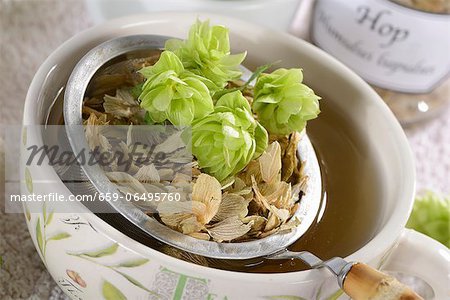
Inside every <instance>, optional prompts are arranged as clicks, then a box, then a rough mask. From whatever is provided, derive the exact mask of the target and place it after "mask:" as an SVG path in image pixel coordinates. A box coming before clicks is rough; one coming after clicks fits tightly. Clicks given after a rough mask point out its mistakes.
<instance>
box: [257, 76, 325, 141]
mask: <svg viewBox="0 0 450 300" xmlns="http://www.w3.org/2000/svg"><path fill="white" fill-rule="evenodd" d="M302 80H303V74H302V70H301V69H289V70H287V69H278V70H276V71H274V72H272V73H271V74H261V75H260V76H259V77H258V79H257V81H256V85H255V99H254V101H253V111H254V112H255V113H256V114H257V116H258V120H259V121H260V122H261V124H263V125H264V127H265V128H266V129H267V130H268V131H269V132H270V133H273V134H280V135H285V134H290V133H292V132H294V131H302V130H303V128H305V126H306V122H307V121H308V120H311V119H314V118H316V117H317V116H318V114H319V113H320V109H319V99H320V97H319V96H317V95H315V94H314V91H313V90H312V89H310V88H309V87H308V86H306V85H305V84H303V83H302Z"/></svg>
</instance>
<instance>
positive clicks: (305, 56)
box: [21, 13, 450, 299]
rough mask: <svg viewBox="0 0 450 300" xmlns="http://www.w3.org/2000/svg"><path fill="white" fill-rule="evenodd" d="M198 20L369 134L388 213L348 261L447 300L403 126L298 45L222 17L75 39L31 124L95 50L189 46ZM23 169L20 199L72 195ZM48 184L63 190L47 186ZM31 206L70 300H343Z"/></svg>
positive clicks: (37, 140)
mask: <svg viewBox="0 0 450 300" xmlns="http://www.w3.org/2000/svg"><path fill="white" fill-rule="evenodd" d="M197 17H201V18H202V19H206V18H210V19H211V21H212V23H218V24H223V25H226V26H227V27H229V28H230V34H231V40H232V45H233V46H234V49H233V50H234V51H236V52H239V51H244V50H246V51H248V53H249V56H248V58H247V60H246V66H247V67H249V68H254V67H255V66H258V65H262V64H265V63H267V62H270V61H277V60H279V59H280V58H282V60H283V62H282V65H283V66H287V67H292V66H298V65H301V66H302V68H303V69H304V70H305V73H306V74H307V77H308V83H309V84H310V85H311V86H312V87H313V88H318V89H320V91H324V93H325V94H326V95H328V99H327V101H333V102H335V103H334V104H335V106H336V107H338V108H339V109H340V110H342V112H344V113H345V114H346V118H348V119H349V120H350V121H351V122H352V124H354V126H357V127H358V129H359V130H360V131H361V132H364V133H365V134H364V137H363V138H364V139H365V142H366V143H367V145H368V147H370V148H371V150H372V151H371V156H370V157H367V159H371V160H375V161H376V163H377V164H376V165H377V166H378V169H377V170H376V172H378V173H379V175H380V182H379V183H378V184H379V186H377V188H378V189H380V191H381V193H382V195H383V196H382V197H380V201H381V204H380V205H381V207H382V212H381V216H380V221H379V224H380V225H379V227H378V229H377V233H376V234H375V236H374V237H373V238H372V240H370V241H369V242H368V243H367V244H366V245H364V246H362V247H361V248H360V249H359V250H357V251H356V252H354V253H353V254H351V255H350V256H349V257H347V259H348V260H349V261H361V262H365V263H368V264H370V265H372V266H375V267H377V268H382V269H384V270H389V271H397V272H403V273H406V274H412V275H415V276H418V277H420V278H422V279H423V280H424V281H426V282H427V283H428V284H429V285H430V286H431V287H432V289H433V292H434V295H435V299H446V298H448V296H449V295H450V294H449V287H448V278H449V270H448V265H449V262H450V255H449V251H448V249H447V248H446V247H444V246H443V245H441V244H439V243H438V242H435V241H434V240H432V239H430V238H427V237H425V236H423V235H421V234H418V233H416V232H414V231H411V230H406V229H405V227H404V226H405V224H406V221H407V219H408V216H409V214H410V210H411V206H412V202H413V196H414V167H413V159H412V155H411V151H410V149H409V146H408V143H407V140H406V137H405V135H404V133H403V131H402V129H401V127H400V125H399V124H398V122H397V121H396V120H395V118H394V116H393V115H392V113H391V112H390V111H389V109H388V108H387V107H386V105H385V104H384V103H383V102H382V100H381V99H380V98H379V97H378V96H377V94H376V93H375V92H374V91H373V90H372V89H371V88H370V87H369V86H368V85H367V84H366V83H365V82H364V81H363V80H362V79H361V78H359V77H358V76H357V75H355V74H354V73H353V72H352V71H350V70H349V69H348V68H346V67H345V66H344V65H342V64H341V63H339V62H338V61H337V60H335V59H333V58H332V57H331V56H329V55H328V54H326V53H325V52H323V51H321V50H319V49H317V48H316V47H314V46H312V45H310V44H308V43H306V42H304V41H301V40H298V39H296V38H294V37H292V36H289V35H287V34H283V33H279V32H275V31H271V30H268V29H264V28H262V27H258V26H256V25H251V24H248V23H245V22H242V21H239V20H234V19H229V18H225V17H222V16H218V15H200V16H199V15H198V14H189V13H162V14H145V15H137V16H130V17H126V18H122V19H117V20H112V21H109V22H107V23H105V24H103V25H100V26H96V27H94V28H92V29H89V30H87V31H85V32H82V33H80V34H78V35H77V36H75V37H74V38H72V39H70V40H69V41H67V42H66V43H64V44H63V45H62V46H61V47H59V48H58V49H57V50H56V51H55V52H54V53H53V54H52V55H50V57H49V58H48V59H47V60H46V61H45V63H44V64H43V65H42V66H41V68H40V69H39V71H38V72H37V74H36V76H35V78H34V80H33V82H32V84H31V87H30V89H29V92H28V95H27V99H26V105H25V112H24V124H25V125H39V124H43V123H44V120H45V117H46V112H47V110H48V108H49V106H50V105H51V102H52V100H53V97H54V96H55V95H56V93H57V89H58V88H59V87H61V86H62V85H64V82H65V80H67V78H68V76H69V75H70V72H71V70H72V68H73V67H74V65H75V64H76V63H77V62H78V60H79V59H80V58H81V57H82V56H83V55H84V54H85V53H86V52H87V51H88V50H90V49H91V48H93V47H94V46H96V45H98V44H99V43H101V42H104V41H106V40H109V39H111V38H114V37H118V36H124V35H132V34H160V35H167V36H176V37H184V36H186V33H187V31H188V28H189V27H190V25H191V24H192V23H193V22H194V21H195V20H196V19H197ZM349 108H351V110H350V109H349ZM25 128H26V130H27V133H26V134H25V135H24V137H26V138H24V140H23V142H24V144H25V145H31V144H37V145H40V144H42V135H41V133H40V132H39V130H37V128H36V127H34V126H28V127H25ZM22 168H23V170H22V176H23V177H22V178H23V184H22V186H21V188H22V193H24V194H28V193H35V194H49V193H50V192H58V193H60V194H63V195H69V194H70V192H69V190H68V189H67V188H66V187H65V186H64V184H63V183H62V182H61V181H60V180H59V178H58V176H57V174H56V173H55V171H54V170H53V169H52V168H51V167H49V166H45V165H41V166H39V167H33V166H29V167H27V168H26V167H25V166H23V167H22ZM48 180H52V181H53V182H56V184H48V183H46V182H48ZM44 181H46V182H44ZM33 205H34V207H33V208H30V207H28V204H27V205H25V211H26V212H27V214H26V215H27V223H28V227H29V230H30V233H31V236H32V238H33V240H34V243H35V245H36V248H37V250H38V252H39V254H40V255H41V258H42V259H43V261H44V263H45V265H46V267H47V269H48V270H49V272H50V273H51V274H52V276H53V278H54V279H55V281H56V282H57V283H58V284H59V286H60V287H61V288H62V289H63V290H64V292H65V293H67V294H68V295H69V296H70V297H72V298H73V299H102V298H106V299H125V298H127V299H338V298H339V299H344V298H345V297H346V296H345V295H342V292H341V291H340V290H339V288H338V286H337V283H336V279H335V278H333V277H332V276H331V275H330V274H329V273H328V272H327V271H326V270H310V271H301V272H293V273H283V274H250V273H238V272H230V271H222V270H217V269H212V268H206V267H202V266H198V265H194V264H191V263H188V262H185V261H182V260H179V259H176V258H173V257H170V256H167V255H165V254H162V253H160V252H158V251H155V250H153V249H151V248H149V247H146V246H144V245H142V244H140V243H138V242H136V241H135V240H133V239H131V238H130V237H128V236H125V235H124V234H122V233H121V232H119V231H118V230H116V229H115V228H113V227H111V226H110V225H108V224H107V223H105V222H104V221H102V220H101V219H100V218H98V217H97V216H95V215H94V214H92V213H91V212H89V211H88V210H87V209H85V208H84V207H83V206H82V205H81V204H79V203H77V202H73V203H70V204H67V205H68V206H69V208H70V206H72V208H73V210H72V212H70V213H54V214H52V213H51V211H52V207H51V204H47V205H45V206H44V205H42V203H34V204H33ZM68 211H70V209H69V210H68ZM28 212H30V213H28ZM74 212H76V213H74ZM121 297H122V298H121ZM158 297H159V298H158ZM340 297H341V298H340Z"/></svg>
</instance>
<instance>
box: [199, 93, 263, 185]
mask: <svg viewBox="0 0 450 300" xmlns="http://www.w3.org/2000/svg"><path fill="white" fill-rule="evenodd" d="M267 141H268V136H267V131H266V130H265V129H264V127H262V126H261V124H259V123H258V122H257V121H256V120H255V119H254V118H253V116H252V113H251V109H250V105H249V103H248V101H247V99H245V97H244V96H243V95H242V93H241V92H240V91H234V92H231V93H228V94H225V95H223V96H222V97H221V98H220V99H219V100H218V101H217V103H216V107H215V109H214V112H213V113H212V114H210V115H207V116H205V117H204V118H202V119H199V120H196V121H194V123H193V126H192V154H193V155H194V156H195V157H196V158H197V160H198V163H199V166H200V167H201V168H202V169H203V170H204V171H205V172H207V173H209V174H211V175H213V176H215V177H216V178H217V179H218V180H219V181H222V180H224V179H225V178H227V177H228V176H230V175H234V174H236V173H237V172H239V171H241V170H242V169H244V168H245V166H246V165H247V164H248V163H249V162H250V160H252V159H253V158H256V157H258V156H259V155H261V153H263V152H264V150H265V149H266V147H267Z"/></svg>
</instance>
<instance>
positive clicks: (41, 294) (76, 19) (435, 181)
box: [0, 0, 450, 299]
mask: <svg viewBox="0 0 450 300" xmlns="http://www.w3.org/2000/svg"><path fill="white" fill-rule="evenodd" d="M327 1H328V2H327ZM364 1H365V0H357V1H355V3H356V2H358V3H363V2H364ZM367 1H368V2H373V1H370V0H367ZM314 2H316V1H311V0H86V1H84V0H0V78H1V83H2V84H1V85H0V124H20V123H21V119H22V109H23V103H24V99H25V96H26V92H27V89H28V86H29V84H30V82H31V80H32V78H33V76H34V74H35V72H36V71H37V69H38V67H39V66H40V64H41V63H42V62H43V61H44V60H45V59H46V57H47V56H48V55H49V54H50V53H51V52H52V51H54V50H55V49H56V48H57V47H58V46H59V45H60V44H61V43H63V42H64V41H66V40H67V39H69V38H70V37H72V36H73V35H75V34H76V33H78V32H80V31H82V30H85V29H87V28H89V27H91V26H94V25H95V24H98V23H101V22H104V21H106V20H108V19H111V18H115V17H120V16H124V15H129V14H135V13H144V12H149V11H153V12H156V11H175V10H177V11H194V12H196V11H198V12H200V11H202V12H212V13H220V14H227V15H230V16H233V17H235V18H239V19H245V20H247V21H250V22H254V23H257V24H259V25H261V26H266V27H271V28H273V29H276V30H279V31H284V32H289V33H290V34H293V35H296V36H297V37H299V38H303V39H306V40H314V39H312V38H311V35H310V33H311V25H312V24H314V22H315V11H314V9H315V5H317V3H314ZM317 2H322V3H321V4H322V9H324V10H326V9H327V5H328V4H330V3H334V4H339V2H342V3H344V2H346V3H347V4H348V3H353V2H352V1H338V0H323V1H319V0H317ZM377 2H386V5H389V6H392V5H397V4H394V3H393V1H389V0H380V1H377ZM397 2H398V1H397ZM400 2H402V3H401V4H402V5H409V4H411V3H410V2H411V1H400ZM412 2H416V3H420V2H421V1H412ZM425 2H428V4H430V3H435V4H436V5H439V4H441V6H433V7H431V6H423V7H413V8H407V7H403V6H402V7H401V9H405V11H406V13H409V12H413V13H415V12H417V11H421V12H424V11H427V14H428V12H429V11H432V13H429V14H430V15H433V16H434V15H436V16H437V18H438V19H439V18H442V16H445V17H446V18H447V20H448V16H449V15H448V11H447V9H448V5H449V4H448V3H449V1H445V0H444V1H439V0H426V1H425ZM445 3H446V4H445ZM350 6H351V5H350ZM330 8H332V7H330ZM350 8H351V7H350ZM393 9H400V8H399V7H396V8H394V7H393ZM439 9H441V10H442V11H438V10H439ZM344 13H345V11H343V12H342V14H344ZM340 17H342V15H341V16H340ZM439 20H440V19H439ZM336 29H339V28H336ZM355 34H357V33H355ZM316 38H317V37H316ZM442 40H443V42H444V44H442V45H437V46H439V47H448V48H444V49H448V50H449V51H450V47H449V45H450V41H449V36H446V37H445V36H444V37H443V39H442ZM437 46H436V47H437ZM428 47H429V49H433V47H434V45H428ZM326 50H328V51H329V52H330V53H331V54H332V55H335V56H337V57H338V58H340V57H339V55H338V53H333V49H326ZM330 50H331V51H330ZM430 51H432V50H430ZM430 53H431V52H430ZM447 53H448V52H447ZM343 58H344V57H342V59H341V60H343V61H344V62H346V61H345V59H343ZM349 66H350V67H352V66H351V65H349ZM448 82H449V80H448V74H447V75H446V77H444V78H442V80H441V81H440V82H439V84H438V85H437V86H435V87H433V88H432V89H430V90H429V91H427V92H421V93H420V94H410V93H405V92H403V91H402V92H399V91H395V90H392V91H391V90H387V89H385V88H381V87H377V91H378V92H379V93H380V94H381V95H382V96H383V97H384V98H385V100H386V102H387V103H388V104H389V105H390V106H391V107H392V108H393V109H394V110H396V111H395V113H396V115H397V116H398V117H399V118H400V120H401V121H402V123H403V124H404V125H405V131H406V134H407V136H408V139H409V141H410V144H411V147H412V150H413V152H414V155H415V158H416V170H417V191H418V192H419V193H423V192H424V191H426V190H430V191H432V192H434V193H436V195H449V194H450V180H449V178H450V110H449V109H448V105H447V104H448V102H449V98H450V95H449V89H448V86H449V84H448ZM405 103H406V104H405ZM411 111H412V114H413V115H414V117H411V118H409V116H410V115H411ZM429 111H433V113H431V114H429V113H428V112H429ZM403 112H405V114H406V115H405V114H403ZM417 114H419V117H418V118H417V117H416V116H417ZM422 114H424V117H422ZM2 145H3V142H2V141H1V140H0V149H2V148H3V146H2ZM1 151H2V152H1V153H0V154H1V155H0V164H1V166H2V168H3V166H4V161H3V160H4V155H3V150H1ZM1 173H2V174H1V175H0V176H4V174H3V172H1ZM2 181H3V180H2ZM1 186H2V188H3V184H1ZM3 195H4V192H3V191H1V196H0V197H1V202H2V203H1V204H2V206H3V201H4V199H3ZM0 256H2V257H3V258H4V259H8V262H9V263H8V266H9V268H8V269H2V268H0V299H66V298H65V296H64V295H63V294H62V292H61V290H59V288H58V287H57V286H56V284H55V283H54V281H53V280H52V279H51V278H50V276H49V275H48V273H47V272H46V271H45V268H44V266H43V264H42V263H41V261H40V259H39V257H38V255H37V253H36V251H35V249H34V246H33V244H32V242H31V239H30V238H29V234H28V231H27V229H26V225H25V222H24V220H23V216H22V215H14V214H4V213H3V209H2V211H1V212H0ZM0 266H1V264H0Z"/></svg>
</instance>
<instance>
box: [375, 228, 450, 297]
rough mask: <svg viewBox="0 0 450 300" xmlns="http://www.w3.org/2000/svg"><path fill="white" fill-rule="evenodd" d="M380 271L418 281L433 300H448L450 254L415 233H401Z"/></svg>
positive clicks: (448, 251) (436, 243)
mask: <svg viewBox="0 0 450 300" xmlns="http://www.w3.org/2000/svg"><path fill="white" fill-rule="evenodd" d="M382 269H383V272H388V273H391V274H392V272H395V273H404V274H406V275H412V276H416V277H418V278H420V279H422V280H423V281H425V282H426V283H427V284H428V285H429V286H430V287H431V288H432V289H433V292H434V298H433V299H436V300H439V299H449V298H450V285H449V284H448V283H449V281H450V250H449V249H448V248H447V247H446V246H444V245H442V244H441V243H439V242H437V241H436V240H434V239H432V238H430V237H428V236H426V235H424V234H421V233H419V232H417V231H414V230H411V229H405V230H404V231H403V233H402V235H401V236H400V238H399V240H398V243H397V245H396V246H395V248H394V249H393V251H392V252H391V254H390V255H389V256H388V258H387V260H386V261H385V262H384V264H383V267H382Z"/></svg>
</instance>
